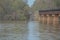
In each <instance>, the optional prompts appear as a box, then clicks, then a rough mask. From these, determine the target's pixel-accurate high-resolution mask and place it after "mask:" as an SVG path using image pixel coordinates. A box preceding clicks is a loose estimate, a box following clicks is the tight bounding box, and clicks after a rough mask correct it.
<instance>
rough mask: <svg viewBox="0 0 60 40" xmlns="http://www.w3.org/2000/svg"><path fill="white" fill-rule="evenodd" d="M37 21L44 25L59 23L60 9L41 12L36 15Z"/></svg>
mask: <svg viewBox="0 0 60 40" xmlns="http://www.w3.org/2000/svg"><path fill="white" fill-rule="evenodd" d="M34 16H35V20H39V21H40V22H42V23H47V24H50V23H54V24H55V23H58V22H59V21H60V9H52V10H39V11H36V12H35V13H34Z"/></svg>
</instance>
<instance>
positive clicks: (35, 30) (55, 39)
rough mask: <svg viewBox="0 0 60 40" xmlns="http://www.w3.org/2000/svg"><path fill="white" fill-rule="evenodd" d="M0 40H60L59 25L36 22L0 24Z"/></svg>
mask: <svg viewBox="0 0 60 40" xmlns="http://www.w3.org/2000/svg"><path fill="white" fill-rule="evenodd" d="M0 40H60V25H59V23H58V24H56V23H55V24H42V23H40V22H37V21H29V22H28V23H27V22H24V21H23V22H10V23H9V22H3V23H2V22H0Z"/></svg>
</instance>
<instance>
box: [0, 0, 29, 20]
mask: <svg viewBox="0 0 60 40" xmlns="http://www.w3.org/2000/svg"><path fill="white" fill-rule="evenodd" d="M28 7H29V6H28V5H27V3H25V2H23V0H0V18H1V19H2V20H3V19H14V20H15V17H16V18H17V19H22V20H23V19H26V16H25V13H28V12H27V11H28V9H29V8H28Z"/></svg>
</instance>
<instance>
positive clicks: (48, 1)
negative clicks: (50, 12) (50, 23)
mask: <svg viewBox="0 0 60 40" xmlns="http://www.w3.org/2000/svg"><path fill="white" fill-rule="evenodd" d="M55 8H60V0H36V1H35V2H34V4H33V6H32V9H33V10H43V9H55Z"/></svg>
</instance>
